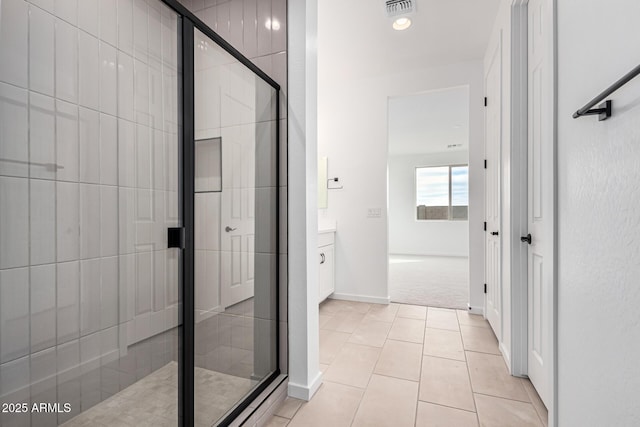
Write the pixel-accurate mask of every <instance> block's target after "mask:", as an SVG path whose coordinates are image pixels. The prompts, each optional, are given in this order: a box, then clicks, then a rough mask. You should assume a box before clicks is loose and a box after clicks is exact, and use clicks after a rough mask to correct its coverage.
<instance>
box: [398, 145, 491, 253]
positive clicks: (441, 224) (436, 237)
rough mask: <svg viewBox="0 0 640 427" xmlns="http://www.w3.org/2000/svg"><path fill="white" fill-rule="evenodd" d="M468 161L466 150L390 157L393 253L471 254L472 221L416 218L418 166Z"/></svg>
mask: <svg viewBox="0 0 640 427" xmlns="http://www.w3.org/2000/svg"><path fill="white" fill-rule="evenodd" d="M391 143H393V142H391ZM468 161H469V154H468V153H467V152H466V151H452V152H447V153H430V154H417V155H403V156H391V157H389V253H390V254H409V255H443V256H468V255H469V221H417V220H416V190H415V185H416V182H415V181H416V175H415V172H416V167H421V166H444V165H456V164H457V165H459V164H466V163H467V162H468ZM480 161H481V160H480Z"/></svg>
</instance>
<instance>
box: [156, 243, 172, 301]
mask: <svg viewBox="0 0 640 427" xmlns="http://www.w3.org/2000/svg"><path fill="white" fill-rule="evenodd" d="M165 235H166V233H165ZM165 247H166V246H165ZM153 257H154V261H153V267H154V269H155V274H154V278H155V280H154V281H153V310H154V311H161V310H164V308H165V307H166V305H167V304H166V291H167V289H166V286H167V283H171V282H167V272H166V264H167V251H166V250H164V251H155V252H154V253H153Z"/></svg>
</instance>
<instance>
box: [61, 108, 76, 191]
mask: <svg viewBox="0 0 640 427" xmlns="http://www.w3.org/2000/svg"><path fill="white" fill-rule="evenodd" d="M78 150H79V146H78V107H77V105H75V104H69V103H67V102H64V101H59V100H56V164H57V165H58V170H57V173H56V179H58V180H60V181H78V168H79V151H78Z"/></svg>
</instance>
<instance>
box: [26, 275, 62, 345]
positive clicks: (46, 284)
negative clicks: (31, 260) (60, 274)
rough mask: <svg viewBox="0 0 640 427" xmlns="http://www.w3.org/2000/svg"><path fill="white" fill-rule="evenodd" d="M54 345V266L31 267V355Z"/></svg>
mask: <svg viewBox="0 0 640 427" xmlns="http://www.w3.org/2000/svg"><path fill="white" fill-rule="evenodd" d="M55 344H56V265H55V264H47V265H39V266H37V267H31V353H35V352H37V351H40V350H44V349H45V348H48V347H52V346H55Z"/></svg>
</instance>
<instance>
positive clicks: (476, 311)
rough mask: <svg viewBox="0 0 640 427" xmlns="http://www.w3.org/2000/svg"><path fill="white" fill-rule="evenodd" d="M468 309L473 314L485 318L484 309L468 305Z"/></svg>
mask: <svg viewBox="0 0 640 427" xmlns="http://www.w3.org/2000/svg"><path fill="white" fill-rule="evenodd" d="M467 309H468V311H469V313H471V314H478V315H480V316H484V307H471V306H470V305H469V304H467Z"/></svg>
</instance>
